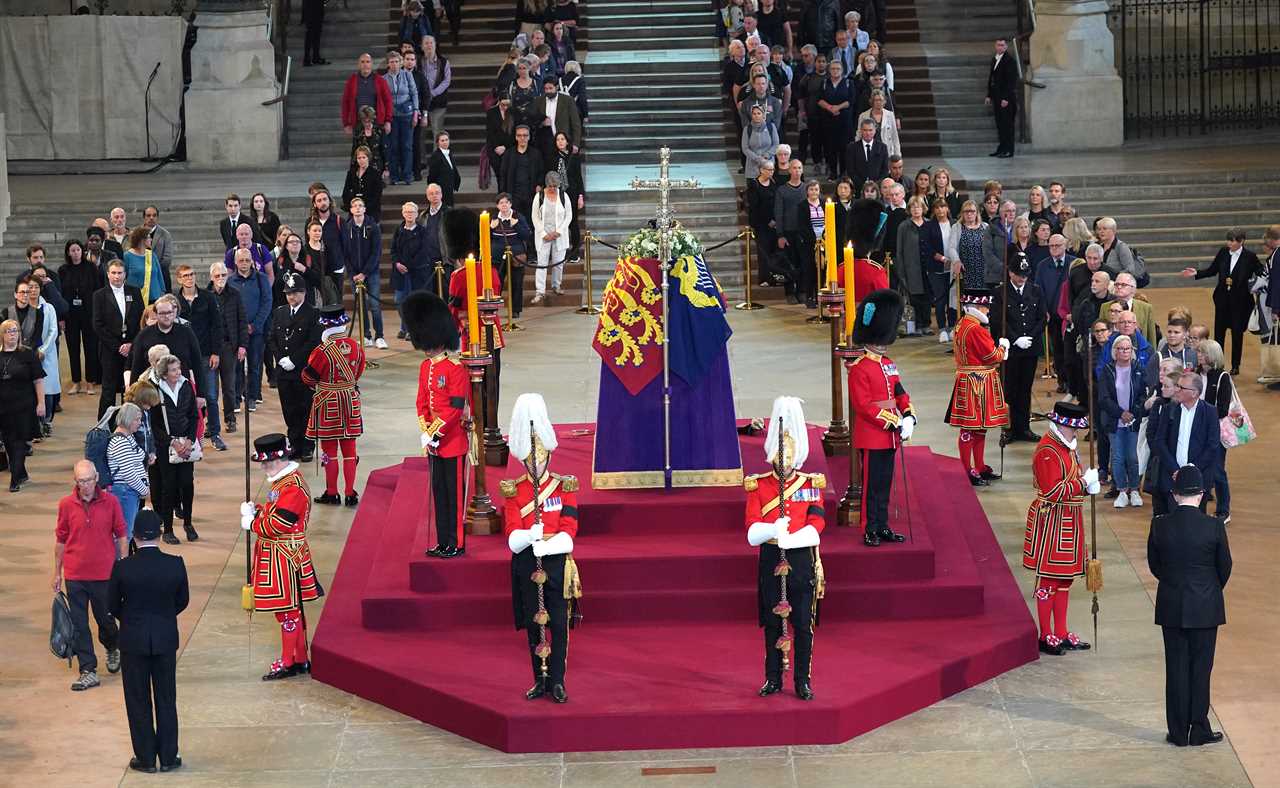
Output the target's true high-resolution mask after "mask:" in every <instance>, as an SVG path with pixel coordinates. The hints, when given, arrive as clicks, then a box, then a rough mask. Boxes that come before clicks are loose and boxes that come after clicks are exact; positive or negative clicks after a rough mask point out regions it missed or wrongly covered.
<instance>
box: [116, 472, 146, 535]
mask: <svg viewBox="0 0 1280 788" xmlns="http://www.w3.org/2000/svg"><path fill="white" fill-rule="evenodd" d="M111 494H112V495H114V496H115V497H116V500H118V501H119V502H120V511H121V512H122V513H123V514H124V527H125V528H126V529H127V530H128V532H129V538H130V539H132V538H133V518H134V516H135V515H137V514H138V504H140V503H141V502H142V497H141V496H139V495H138V492H137V491H136V490H134V489H133V488H132V487H130V486H129V485H127V484H120V483H119V482H117V483H116V484H113V485H111Z"/></svg>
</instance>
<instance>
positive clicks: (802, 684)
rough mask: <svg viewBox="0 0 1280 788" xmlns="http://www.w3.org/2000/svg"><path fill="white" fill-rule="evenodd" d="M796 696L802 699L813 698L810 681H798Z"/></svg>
mask: <svg viewBox="0 0 1280 788" xmlns="http://www.w3.org/2000/svg"><path fill="white" fill-rule="evenodd" d="M796 697H797V698H799V699H800V700H813V689H812V688H811V687H810V686H809V682H807V681H797V682H796Z"/></svg>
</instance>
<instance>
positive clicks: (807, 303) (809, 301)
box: [804, 298, 818, 309]
mask: <svg viewBox="0 0 1280 788" xmlns="http://www.w3.org/2000/svg"><path fill="white" fill-rule="evenodd" d="M804 308H805V309H817V308H818V299H816V298H806V299H805V300H804Z"/></svg>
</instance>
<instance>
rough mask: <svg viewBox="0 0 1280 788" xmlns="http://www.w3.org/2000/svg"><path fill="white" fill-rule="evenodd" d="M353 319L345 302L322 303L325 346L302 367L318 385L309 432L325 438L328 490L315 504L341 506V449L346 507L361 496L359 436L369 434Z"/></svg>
mask: <svg viewBox="0 0 1280 788" xmlns="http://www.w3.org/2000/svg"><path fill="white" fill-rule="evenodd" d="M350 322H351V319H350V318H349V317H348V316H347V314H346V312H344V311H343V309H342V305H341V304H330V305H326V306H322V307H320V326H321V328H322V333H321V334H320V346H319V347H317V348H316V349H315V350H313V351H311V355H310V356H309V357H308V358H307V364H306V366H305V367H303V368H302V382H303V383H305V384H306V385H307V386H309V387H310V388H312V389H314V390H315V395H314V396H313V397H312V400H311V417H310V418H309V419H308V420H307V437H308V438H310V439H312V440H317V441H319V442H320V464H321V465H323V466H324V495H320V496H317V497H316V499H315V501H316V503H323V504H330V505H334V506H336V505H338V504H340V503H342V498H341V497H340V496H339V495H338V454H339V452H341V454H342V475H343V476H344V477H345V478H346V481H347V485H346V494H347V500H346V504H347V506H355V505H356V504H357V503H359V501H360V496H359V495H357V494H356V465H357V464H358V463H359V462H360V456H359V455H358V454H356V438H359V437H360V436H361V435H362V434H363V433H364V418H363V417H362V416H361V413H360V388H359V386H358V383H359V381H360V376H361V375H363V374H364V368H365V356H364V348H362V347H360V342H359V341H358V340H356V339H353V338H351V337H348V336H343V334H344V333H345V332H346V328H347V325H348V324H349V323H350Z"/></svg>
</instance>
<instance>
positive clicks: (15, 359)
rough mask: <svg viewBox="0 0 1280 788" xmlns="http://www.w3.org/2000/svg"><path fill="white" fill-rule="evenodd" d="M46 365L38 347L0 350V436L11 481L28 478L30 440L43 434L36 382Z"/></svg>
mask: <svg viewBox="0 0 1280 788" xmlns="http://www.w3.org/2000/svg"><path fill="white" fill-rule="evenodd" d="M43 377H44V367H43V366H41V364H40V361H39V359H37V358H36V353H35V351H34V350H30V349H27V348H19V349H17V350H13V351H0V439H3V441H4V450H5V454H6V455H7V456H8V459H9V477H10V478H9V482H10V484H11V485H12V484H16V483H18V482H20V481H22V480H23V479H25V478H26V475H27V471H26V459H27V441H29V440H32V439H34V438H38V437H39V436H40V419H39V418H38V417H37V416H36V388H35V382H36V381H37V380H39V379H41V378H43Z"/></svg>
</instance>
